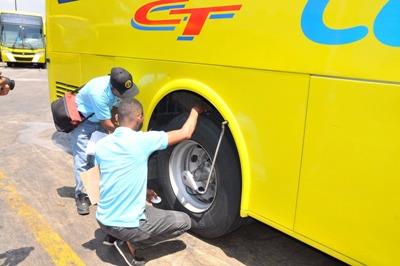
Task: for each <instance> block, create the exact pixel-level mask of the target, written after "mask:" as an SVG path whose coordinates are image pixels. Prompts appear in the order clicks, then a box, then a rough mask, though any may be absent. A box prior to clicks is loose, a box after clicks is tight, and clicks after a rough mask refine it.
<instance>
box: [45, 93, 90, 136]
mask: <svg viewBox="0 0 400 266" xmlns="http://www.w3.org/2000/svg"><path fill="white" fill-rule="evenodd" d="M78 91H79V89H77V90H76V91H74V92H67V93H65V95H64V97H62V98H60V99H57V100H55V101H54V102H52V103H51V112H52V114H53V120H54V125H55V126H56V129H57V131H59V132H65V133H69V132H71V131H72V130H74V128H76V127H78V126H79V124H80V123H82V122H84V121H86V120H87V119H89V118H90V117H92V116H93V115H94V113H93V114H91V115H89V116H88V117H86V118H85V117H83V116H82V115H81V114H80V113H79V111H78V107H77V106H76V102H75V98H76V95H75V93H76V92H78Z"/></svg>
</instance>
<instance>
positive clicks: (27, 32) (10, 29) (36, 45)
mask: <svg viewBox="0 0 400 266" xmlns="http://www.w3.org/2000/svg"><path fill="white" fill-rule="evenodd" d="M1 40H2V45H3V46H6V47H10V48H20V49H40V48H44V41H43V31H42V28H41V27H40V26H36V25H15V24H4V25H3V26H2V36H1Z"/></svg>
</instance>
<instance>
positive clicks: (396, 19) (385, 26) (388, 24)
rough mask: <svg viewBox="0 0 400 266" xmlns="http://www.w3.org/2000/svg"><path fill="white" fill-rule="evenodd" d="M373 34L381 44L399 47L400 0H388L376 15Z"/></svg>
mask: <svg viewBox="0 0 400 266" xmlns="http://www.w3.org/2000/svg"><path fill="white" fill-rule="evenodd" d="M374 31H375V36H376V38H378V40H379V41H381V42H382V43H383V44H386V45H389V46H395V47H400V1H399V0H390V1H389V2H388V3H387V4H386V5H385V6H384V7H383V9H382V11H381V12H380V13H379V15H378V16H377V17H376V20H375V25H374Z"/></svg>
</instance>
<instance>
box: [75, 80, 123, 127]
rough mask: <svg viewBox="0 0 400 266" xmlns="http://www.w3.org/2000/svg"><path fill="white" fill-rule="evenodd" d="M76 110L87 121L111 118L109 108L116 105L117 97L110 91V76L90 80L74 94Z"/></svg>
mask: <svg viewBox="0 0 400 266" xmlns="http://www.w3.org/2000/svg"><path fill="white" fill-rule="evenodd" d="M76 104H77V106H78V111H79V112H81V113H82V115H83V116H85V117H88V116H89V115H91V114H93V113H94V115H93V116H91V117H90V118H89V121H91V122H95V123H98V122H100V121H102V120H107V119H111V109H112V108H113V107H114V106H115V107H118V104H119V99H118V97H117V96H115V95H114V94H113V93H112V91H111V84H110V76H104V77H98V78H94V79H92V80H90V81H89V82H88V83H87V84H86V85H85V86H84V87H83V88H82V89H81V90H80V91H79V93H78V95H77V96H76Z"/></svg>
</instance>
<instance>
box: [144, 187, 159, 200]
mask: <svg viewBox="0 0 400 266" xmlns="http://www.w3.org/2000/svg"><path fill="white" fill-rule="evenodd" d="M157 197H158V195H157V193H155V192H154V190H152V189H148V190H147V194H146V201H147V202H148V203H151V200H152V199H153V198H157Z"/></svg>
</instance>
